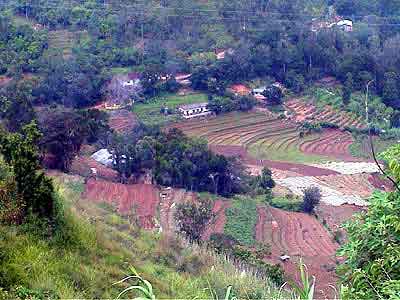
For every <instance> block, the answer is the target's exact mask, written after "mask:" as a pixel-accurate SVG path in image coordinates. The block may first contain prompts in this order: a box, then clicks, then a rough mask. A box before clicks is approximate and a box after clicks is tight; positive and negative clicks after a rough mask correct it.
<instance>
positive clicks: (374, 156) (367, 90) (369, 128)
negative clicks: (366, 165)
mask: <svg viewBox="0 0 400 300" xmlns="http://www.w3.org/2000/svg"><path fill="white" fill-rule="evenodd" d="M374 81H375V80H370V81H369V82H368V83H367V86H366V87H367V88H366V92H365V119H366V122H367V126H368V137H369V143H370V146H371V152H372V157H373V158H374V162H375V164H376V165H377V166H378V169H379V170H380V171H381V172H382V174H383V175H385V176H386V178H387V179H389V180H390V181H391V182H392V183H393V185H394V186H395V187H396V188H397V190H398V191H400V186H399V184H398V183H397V182H396V181H395V180H394V179H393V178H392V177H390V176H389V175H388V174H387V173H386V172H385V170H384V169H383V168H382V167H381V165H380V164H379V161H378V159H377V157H376V153H375V148H374V141H373V140H372V134H371V126H370V124H369V111H368V96H369V95H368V94H369V86H370V84H371V83H373V82H374Z"/></svg>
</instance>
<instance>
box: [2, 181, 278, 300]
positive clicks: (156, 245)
mask: <svg viewBox="0 0 400 300" xmlns="http://www.w3.org/2000/svg"><path fill="white" fill-rule="evenodd" d="M55 181H56V182H57V192H58V193H59V195H60V197H61V198H62V201H65V202H64V209H65V214H66V215H65V218H66V219H65V228H64V229H63V230H62V232H60V233H59V234H57V235H55V236H53V237H50V238H49V237H43V236H42V235H41V233H40V232H36V231H35V229H34V228H35V227H31V226H30V227H26V226H25V227H15V226H9V225H0V236H1V238H0V253H1V254H2V255H1V256H0V285H1V286H2V287H3V289H5V290H6V291H8V292H9V296H10V297H11V298H14V297H15V294H16V293H17V291H18V290H21V288H18V287H23V289H25V290H27V291H28V292H29V291H31V294H37V293H41V294H43V295H46V294H51V295H56V296H57V297H60V298H115V297H116V296H117V295H118V294H119V293H120V292H121V287H122V288H124V285H122V286H116V285H113V283H115V282H117V281H118V280H120V279H121V278H124V277H125V276H126V271H127V269H128V267H129V265H130V264H132V265H135V267H136V270H137V271H138V272H139V273H140V274H142V276H143V277H144V278H146V279H148V280H149V281H150V282H151V283H152V285H153V288H154V292H155V293H156V294H157V295H158V296H159V297H160V298H181V299H186V298H193V297H198V298H203V299H204V298H208V296H209V291H208V290H207V289H208V288H211V289H212V290H213V291H214V292H215V293H217V294H218V295H219V296H220V295H223V294H224V293H225V291H226V287H227V286H229V285H232V287H233V289H234V291H235V293H236V295H238V296H242V297H245V296H246V295H249V296H250V297H252V298H253V297H255V298H259V297H265V298H277V297H278V289H277V288H275V287H274V286H273V285H272V284H271V283H269V282H268V281H265V280H260V279H258V278H257V277H254V276H253V275H251V273H248V274H246V275H245V276H240V272H237V271H236V269H235V268H234V267H233V266H232V265H230V264H229V263H228V262H226V261H224V260H223V259H222V258H220V257H218V256H216V255H215V254H213V253H212V252H208V251H206V250H204V249H202V248H198V247H195V246H189V245H186V244H181V242H179V240H175V239H168V238H163V237H160V236H157V235H154V234H152V233H146V232H143V231H141V230H139V229H138V228H135V227H133V226H132V225H130V224H129V221H128V220H127V219H126V218H123V217H120V216H118V215H116V214H115V213H114V212H113V211H112V210H110V209H109V208H101V207H100V206H98V205H95V204H91V203H89V202H87V201H82V200H81V198H80V193H79V192H78V191H79V190H80V189H81V188H79V186H82V185H83V179H80V178H77V177H73V176H68V175H61V176H60V177H57V178H55ZM71 187H74V188H73V189H71ZM64 199H65V200H64ZM110 216H112V218H111V217H110ZM93 222H94V223H93ZM32 226H33V225H32ZM32 230H33V231H32ZM211 266H214V267H213V268H212V269H211ZM125 287H127V286H126V285H125ZM0 295H1V293H0Z"/></svg>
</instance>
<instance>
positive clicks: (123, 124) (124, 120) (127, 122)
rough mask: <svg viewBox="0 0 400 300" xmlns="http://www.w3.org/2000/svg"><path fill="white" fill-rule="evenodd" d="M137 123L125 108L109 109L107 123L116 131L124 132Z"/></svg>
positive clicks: (129, 130)
mask: <svg viewBox="0 0 400 300" xmlns="http://www.w3.org/2000/svg"><path fill="white" fill-rule="evenodd" d="M136 124H137V119H136V117H135V115H134V114H133V113H132V112H130V111H128V110H125V109H122V110H117V111H111V112H110V117H109V120H108V125H110V127H111V128H112V129H114V130H115V131H116V132H118V133H122V134H126V133H129V132H131V131H132V130H133V128H134V127H135V126H136Z"/></svg>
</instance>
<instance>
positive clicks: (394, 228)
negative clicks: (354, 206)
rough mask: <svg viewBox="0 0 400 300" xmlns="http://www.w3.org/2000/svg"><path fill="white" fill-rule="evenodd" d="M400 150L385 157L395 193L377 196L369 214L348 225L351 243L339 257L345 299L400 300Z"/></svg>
mask: <svg viewBox="0 0 400 300" xmlns="http://www.w3.org/2000/svg"><path fill="white" fill-rule="evenodd" d="M399 154H400V146H399V145H396V146H393V147H391V148H390V149H389V150H387V151H385V152H384V153H383V154H382V158H383V159H385V161H386V162H387V165H388V169H387V171H386V172H387V173H388V174H389V176H391V179H392V180H393V181H394V182H395V183H396V184H395V185H396V188H397V189H395V191H394V192H391V193H382V192H376V193H375V194H374V195H373V196H372V197H371V199H370V202H369V203H370V205H369V206H368V211H366V212H364V213H360V214H358V215H357V216H356V218H355V219H354V220H353V221H351V222H349V223H347V224H346V225H345V229H346V231H347V236H348V242H347V243H346V244H345V245H344V246H342V249H341V250H340V251H339V255H343V256H344V257H346V261H345V263H344V264H343V265H342V266H341V267H340V274H341V276H342V282H343V285H344V286H343V288H342V294H343V299H356V298H358V299H398V298H399V297H400V229H399V224H400V190H399V186H398V185H399V182H400V163H399Z"/></svg>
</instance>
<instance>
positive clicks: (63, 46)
mask: <svg viewBox="0 0 400 300" xmlns="http://www.w3.org/2000/svg"><path fill="white" fill-rule="evenodd" d="M74 39H75V33H73V32H71V31H68V30H66V29H65V30H52V31H50V32H49V48H52V49H56V50H61V51H62V54H63V56H64V57H65V58H68V57H70V56H71V54H72V47H73V44H74Z"/></svg>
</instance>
